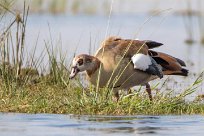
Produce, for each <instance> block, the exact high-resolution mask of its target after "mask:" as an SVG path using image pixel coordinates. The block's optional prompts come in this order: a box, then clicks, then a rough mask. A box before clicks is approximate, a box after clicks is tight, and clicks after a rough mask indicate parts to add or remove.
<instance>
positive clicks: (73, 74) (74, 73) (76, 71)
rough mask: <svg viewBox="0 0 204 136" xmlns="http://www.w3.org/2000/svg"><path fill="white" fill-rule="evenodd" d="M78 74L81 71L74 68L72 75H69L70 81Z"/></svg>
mask: <svg viewBox="0 0 204 136" xmlns="http://www.w3.org/2000/svg"><path fill="white" fill-rule="evenodd" d="M78 72H79V69H78V68H77V67H72V70H71V73H70V75H69V79H73V78H74V77H75V76H76V75H77V73H78Z"/></svg>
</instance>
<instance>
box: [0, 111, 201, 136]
mask: <svg viewBox="0 0 204 136" xmlns="http://www.w3.org/2000/svg"><path fill="white" fill-rule="evenodd" d="M203 126H204V117H203V116H201V115H182V116H174V115H172V116H171V115H169V116H76V115H56V114H14V113H1V114H0V135H1V136H102V135H107V136H126V135H130V136H133V135H134V136H135V135H145V136H146V135H151V136H154V135H156V136H174V135H175V136H178V135H180V136H192V135H194V136H202V135H203V133H204V129H203Z"/></svg>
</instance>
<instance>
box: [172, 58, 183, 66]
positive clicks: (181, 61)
mask: <svg viewBox="0 0 204 136" xmlns="http://www.w3.org/2000/svg"><path fill="white" fill-rule="evenodd" d="M174 58H175V57H174ZM175 59H176V60H177V62H178V63H179V64H180V65H181V66H184V67H186V63H185V62H184V61H183V60H181V59H179V58H175Z"/></svg>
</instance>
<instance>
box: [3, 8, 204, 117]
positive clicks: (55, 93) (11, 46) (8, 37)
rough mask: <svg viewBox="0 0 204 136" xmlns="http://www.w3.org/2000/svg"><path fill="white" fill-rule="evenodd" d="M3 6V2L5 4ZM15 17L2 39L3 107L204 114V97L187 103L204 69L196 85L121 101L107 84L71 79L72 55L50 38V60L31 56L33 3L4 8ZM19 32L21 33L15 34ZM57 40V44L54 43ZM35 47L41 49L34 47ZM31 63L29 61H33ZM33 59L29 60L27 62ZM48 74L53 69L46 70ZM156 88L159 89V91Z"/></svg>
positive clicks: (25, 110)
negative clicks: (27, 50) (29, 32)
mask: <svg viewBox="0 0 204 136" xmlns="http://www.w3.org/2000/svg"><path fill="white" fill-rule="evenodd" d="M0 7H1V6H0ZM1 9H2V10H6V11H7V12H8V13H7V14H11V15H13V16H14V17H15V19H14V20H13V21H11V23H10V24H8V26H7V27H6V28H4V29H2V30H4V31H3V32H2V33H1V42H0V112H21V113H63V114H89V115H95V114H99V115H135V114H148V115H149V114H151V115H161V114H204V104H203V103H202V97H199V99H197V100H196V101H192V102H186V101H185V97H186V96H187V95H190V94H192V93H193V92H195V91H197V87H198V86H200V85H201V83H202V81H203V80H202V77H203V75H202V74H201V75H200V76H198V78H197V80H196V81H195V82H194V83H192V86H189V87H188V88H186V89H185V88H184V89H183V92H181V93H180V94H179V95H174V91H170V92H167V91H166V92H165V91H164V92H158V91H157V93H156V94H155V95H154V97H153V101H152V102H151V101H149V99H148V96H147V94H146V93H145V92H143V89H139V90H137V91H134V93H131V94H129V95H123V92H121V93H122V94H121V98H120V100H119V102H117V103H116V102H114V101H112V94H111V91H110V90H109V89H107V88H104V89H98V88H97V89H95V88H94V87H93V86H89V87H88V88H84V87H83V86H82V85H81V83H80V81H79V79H78V78H76V79H75V80H69V71H68V70H67V68H69V67H68V66H67V65H66V64H65V62H66V61H65V60H66V55H63V53H62V52H61V51H58V52H55V51H56V50H55V49H53V45H52V42H45V47H46V51H45V52H43V53H42V54H46V55H47V56H48V58H49V60H48V62H47V63H46V64H49V69H47V70H46V72H45V73H42V74H40V73H39V72H38V70H39V69H41V68H44V66H43V64H42V63H41V58H37V59H34V58H35V50H34V51H33V53H32V55H31V56H30V58H29V60H25V58H26V53H25V50H24V49H25V46H26V45H25V42H24V41H25V40H26V39H25V38H26V21H27V16H28V10H29V8H26V7H25V6H24V12H23V14H18V13H14V12H13V11H10V10H9V9H8V8H7V7H1ZM11 31H14V33H15V35H12V33H11ZM49 43H51V45H49ZM34 49H35V48H34ZM27 62H28V64H27ZM26 64H27V65H26ZM46 73H47V74H46ZM155 90H156V88H154V89H153V91H155Z"/></svg>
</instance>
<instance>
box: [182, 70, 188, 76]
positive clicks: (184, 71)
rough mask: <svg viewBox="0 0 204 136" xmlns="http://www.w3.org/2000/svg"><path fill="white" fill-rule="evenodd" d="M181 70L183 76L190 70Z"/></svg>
mask: <svg viewBox="0 0 204 136" xmlns="http://www.w3.org/2000/svg"><path fill="white" fill-rule="evenodd" d="M181 72H182V76H188V73H189V71H188V70H187V69H185V68H182V69H181Z"/></svg>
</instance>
